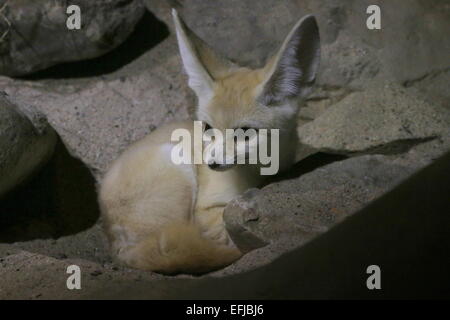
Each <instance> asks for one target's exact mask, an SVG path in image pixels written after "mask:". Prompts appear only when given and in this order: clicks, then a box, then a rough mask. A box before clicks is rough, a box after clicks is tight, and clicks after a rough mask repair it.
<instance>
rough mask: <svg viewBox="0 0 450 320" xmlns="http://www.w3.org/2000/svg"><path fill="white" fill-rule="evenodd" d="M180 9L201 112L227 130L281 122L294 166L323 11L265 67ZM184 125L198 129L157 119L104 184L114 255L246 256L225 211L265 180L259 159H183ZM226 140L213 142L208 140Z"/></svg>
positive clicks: (174, 258) (195, 260)
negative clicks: (241, 62)
mask: <svg viewBox="0 0 450 320" xmlns="http://www.w3.org/2000/svg"><path fill="white" fill-rule="evenodd" d="M174 18H175V24H176V27H177V36H178V42H179V46H180V52H181V56H182V59H183V63H184V66H185V69H186V71H187V74H188V76H189V85H190V87H191V88H192V89H193V90H194V91H195V93H196V94H197V97H198V108H197V118H198V119H199V120H202V121H203V122H204V123H207V124H209V125H210V126H211V127H213V128H214V129H215V130H219V131H224V130H225V129H227V128H244V127H245V128H249V127H250V128H257V129H260V128H267V129H271V128H276V129H279V132H280V133H279V141H280V147H279V154H280V156H279V158H280V169H281V170H283V169H286V168H288V167H289V166H290V165H291V164H292V163H293V161H294V156H295V148H296V145H297V133H296V118H297V117H296V115H297V110H298V104H297V103H298V101H297V98H298V97H300V98H301V97H304V96H305V95H306V93H305V92H306V91H307V89H309V87H310V86H311V85H312V83H313V81H314V77H315V74H316V70H317V65H318V58H317V57H318V53H319V51H318V50H319V49H318V48H319V46H318V33H317V26H316V24H315V20H314V18H312V17H307V18H305V19H303V20H302V21H300V22H299V23H298V24H297V25H296V26H295V27H294V29H293V31H292V32H291V33H290V35H289V36H288V38H287V39H286V40H285V42H284V44H283V46H282V48H281V49H280V52H279V53H278V54H277V55H276V56H275V57H274V58H273V59H271V60H270V61H269V63H268V64H267V65H266V67H264V68H261V69H257V70H250V69H246V68H240V67H237V66H235V65H234V64H232V63H231V62H229V61H227V60H225V59H224V58H221V57H220V56H218V55H216V54H214V53H213V51H212V50H211V49H210V48H209V47H207V46H206V45H205V44H204V43H203V42H202V41H201V40H200V39H198V38H197V37H195V35H194V34H192V33H191V31H190V30H189V29H187V27H186V26H185V25H184V24H183V23H182V21H180V20H179V18H178V16H177V15H176V13H174ZM297 33H298V34H297ZM311 33H313V34H312V35H310V34H311ZM305 37H306V39H305ZM302 41H303V43H304V44H302ZM301 45H304V46H305V49H306V50H307V51H305V52H304V53H305V54H306V58H305V61H304V62H303V61H302V62H298V61H297V60H295V58H296V56H297V54H298V53H297V52H294V51H297V50H300V49H302V48H301ZM291 46H295V48H294V47H291ZM292 50H294V51H292ZM291 59H292V61H291ZM290 62H292V63H294V64H295V63H297V65H293V66H290V65H288V64H289V63H290ZM296 68H297V69H296ZM288 69H289V70H288ZM292 73H294V74H292ZM302 90H303V91H302ZM180 128H183V129H186V130H188V131H189V132H191V133H192V134H194V128H193V122H192V121H184V122H177V123H170V124H167V125H164V126H162V127H160V128H158V129H157V130H155V131H154V132H152V133H151V134H150V135H148V136H147V137H145V138H144V139H142V140H140V141H138V142H136V143H134V144H133V145H132V146H131V147H130V148H129V149H128V150H126V151H125V152H124V153H123V154H122V155H121V156H120V157H119V158H118V159H117V160H116V161H115V162H114V163H113V165H112V166H111V168H110V169H109V171H108V172H107V174H106V176H105V177H104V179H103V181H102V183H101V186H100V194H99V201H100V206H101V210H102V214H103V218H104V222H105V226H106V232H107V235H108V238H109V241H110V244H111V248H112V251H113V254H114V256H115V257H117V259H118V260H119V261H121V262H123V263H125V264H126V265H129V266H131V267H135V268H138V269H143V270H152V271H158V272H163V273H179V272H183V273H203V272H207V271H210V270H214V269H217V268H219V267H223V266H225V265H227V264H230V263H232V262H233V261H235V260H236V259H238V258H239V257H240V256H241V252H240V251H239V249H238V248H237V247H236V246H235V245H234V244H233V242H232V240H231V239H230V238H229V236H228V234H227V232H226V229H225V226H224V222H223V219H222V215H223V210H224V208H225V206H226V204H227V203H228V202H229V201H231V200H232V199H233V198H235V197H236V196H238V195H239V194H241V193H243V192H244V191H246V190H247V189H249V188H252V187H257V186H259V185H260V184H261V183H262V182H263V180H264V178H265V177H264V176H261V174H260V166H259V165H250V164H245V165H234V166H230V165H228V164H227V163H226V161H225V160H226V159H225V158H224V159H223V161H220V162H219V163H217V162H214V163H212V162H211V160H210V159H205V162H206V163H207V164H179V165H177V164H175V163H174V162H173V161H172V159H171V154H172V148H173V147H174V145H175V144H176V143H175V142H172V141H171V135H172V133H173V132H174V130H176V129H180ZM223 143H224V142H223V141H213V142H210V143H209V144H206V145H205V147H206V148H208V147H211V146H213V145H218V144H223ZM259 143H261V141H260V140H258V139H250V141H249V144H250V145H251V144H253V145H255V146H257V145H258V144H259ZM194 147H195V145H194V146H193V148H194ZM224 148H225V147H224ZM226 148H228V146H227V147H226ZM250 148H251V147H250ZM238 152H239V150H238ZM244 152H245V151H244ZM247 152H248V150H247ZM215 161H217V159H216V160H215ZM211 168H214V169H216V170H212V169H211ZM218 170H220V171H218Z"/></svg>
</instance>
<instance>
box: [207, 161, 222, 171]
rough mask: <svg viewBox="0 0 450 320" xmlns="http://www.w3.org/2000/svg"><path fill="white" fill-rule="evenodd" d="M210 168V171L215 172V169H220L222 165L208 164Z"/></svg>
mask: <svg viewBox="0 0 450 320" xmlns="http://www.w3.org/2000/svg"><path fill="white" fill-rule="evenodd" d="M208 167H209V168H210V169H213V170H214V169H217V168H218V167H220V164H218V163H215V162H213V163H210V164H208Z"/></svg>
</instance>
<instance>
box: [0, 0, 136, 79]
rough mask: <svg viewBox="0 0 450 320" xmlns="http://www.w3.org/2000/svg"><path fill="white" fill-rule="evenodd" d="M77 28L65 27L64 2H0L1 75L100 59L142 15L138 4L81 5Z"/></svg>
mask: <svg viewBox="0 0 450 320" xmlns="http://www.w3.org/2000/svg"><path fill="white" fill-rule="evenodd" d="M76 4H77V5H78V6H79V7H80V9H81V23H82V26H81V29H80V30H69V29H68V28H67V26H66V20H67V18H68V14H66V10H67V2H66V1H62V0H57V1H54V0H44V1H39V2H36V1H34V0H22V1H5V0H3V1H0V8H1V9H2V11H1V12H0V39H1V41H0V74H2V75H8V76H22V75H26V74H29V73H31V72H34V71H37V70H41V69H44V68H47V67H50V66H52V65H55V64H58V63H61V62H69V61H78V60H83V59H90V58H94V57H98V56H100V55H102V54H104V53H106V52H108V51H110V50H112V49H114V48H115V47H117V46H118V45H119V44H121V43H122V42H123V41H124V40H125V39H126V38H127V37H128V35H129V34H130V33H131V32H132V31H133V29H134V26H135V25H136V23H137V22H138V21H139V19H140V18H141V17H142V15H143V14H144V10H145V8H144V6H143V5H142V3H141V1H137V0H107V1H96V2H95V3H93V2H92V1H90V0H80V1H77V3H76Z"/></svg>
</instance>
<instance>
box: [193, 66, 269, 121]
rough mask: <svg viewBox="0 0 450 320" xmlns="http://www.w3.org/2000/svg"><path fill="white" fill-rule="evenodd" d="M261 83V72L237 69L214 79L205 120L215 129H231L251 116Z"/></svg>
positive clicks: (204, 116) (204, 115)
mask: <svg viewBox="0 0 450 320" xmlns="http://www.w3.org/2000/svg"><path fill="white" fill-rule="evenodd" d="M262 81H263V76H262V72H261V70H251V69H246V68H241V69H238V70H236V71H234V72H232V73H230V74H228V75H227V76H225V77H222V78H219V79H216V81H215V84H214V95H213V96H212V98H211V100H210V101H208V103H207V105H206V108H205V109H204V111H206V113H207V114H203V115H202V116H203V118H205V120H209V121H210V122H211V124H212V125H214V126H216V127H217V128H231V127H232V126H236V123H238V122H239V120H240V119H244V118H246V117H248V116H251V114H252V113H253V112H255V109H256V103H257V102H256V99H257V95H258V91H259V86H260V84H261V83H262Z"/></svg>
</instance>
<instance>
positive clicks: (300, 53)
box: [260, 15, 320, 105]
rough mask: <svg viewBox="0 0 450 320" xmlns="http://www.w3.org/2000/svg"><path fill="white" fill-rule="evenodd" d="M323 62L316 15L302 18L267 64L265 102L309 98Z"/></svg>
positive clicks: (263, 87) (263, 94)
mask: <svg viewBox="0 0 450 320" xmlns="http://www.w3.org/2000/svg"><path fill="white" fill-rule="evenodd" d="M319 62H320V37H319V28H318V27H317V22H316V19H315V18H314V16H311V15H308V16H306V17H304V18H302V19H301V20H300V21H299V22H297V24H296V25H295V26H294V28H293V29H292V30H291V32H290V33H289V35H288V36H287V37H286V40H284V42H283V45H282V46H281V48H280V50H279V51H278V53H277V54H276V55H275V56H274V57H273V58H272V59H270V61H269V62H268V63H267V65H266V66H265V67H264V72H265V76H264V79H265V80H264V81H263V83H262V93H261V95H260V99H261V102H262V103H263V104H265V105H273V104H278V103H281V102H283V101H285V100H286V99H289V98H295V97H306V96H307V95H308V94H309V92H310V91H311V88H312V86H313V84H314V81H315V79H316V73H317V71H318V69H319Z"/></svg>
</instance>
